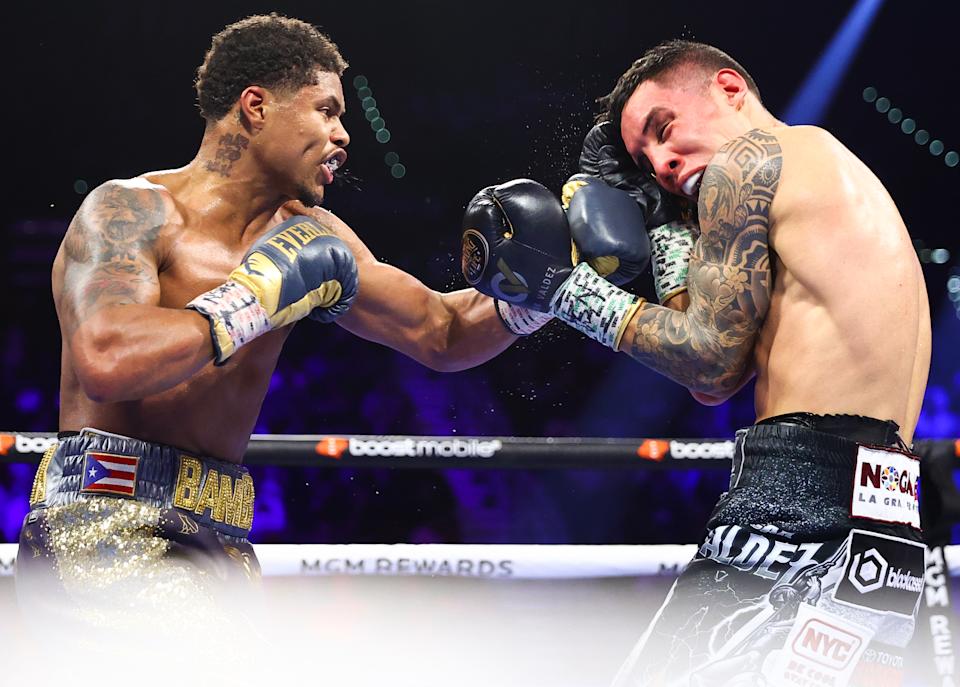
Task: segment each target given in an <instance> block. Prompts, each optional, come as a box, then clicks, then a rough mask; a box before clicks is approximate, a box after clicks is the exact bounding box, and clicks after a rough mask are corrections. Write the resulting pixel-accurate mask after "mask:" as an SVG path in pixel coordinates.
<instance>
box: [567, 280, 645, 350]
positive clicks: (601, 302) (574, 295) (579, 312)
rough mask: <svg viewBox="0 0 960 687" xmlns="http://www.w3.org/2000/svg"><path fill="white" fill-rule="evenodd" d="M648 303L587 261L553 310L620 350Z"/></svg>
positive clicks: (575, 327) (595, 339)
mask: <svg viewBox="0 0 960 687" xmlns="http://www.w3.org/2000/svg"><path fill="white" fill-rule="evenodd" d="M644 302H645V301H644V299H643V298H640V297H639V296H635V295H633V294H632V293H627V292H626V291H624V290H623V289H620V288H618V287H616V286H614V285H613V284H611V283H610V282H608V281H607V280H606V279H604V278H603V277H601V276H600V275H599V274H597V273H596V271H595V270H594V269H593V268H592V267H590V265H588V264H587V263H585V262H583V263H580V264H579V265H577V266H576V268H575V269H574V270H573V273H572V274H571V275H570V277H569V278H568V279H567V281H565V282H564V283H563V286H561V287H560V288H559V289H558V290H557V292H556V293H555V294H554V296H553V300H552V301H550V311H551V312H552V313H553V314H554V315H556V316H557V317H558V318H560V319H561V320H563V321H564V322H566V323H567V324H569V325H570V326H571V327H573V328H574V329H577V330H579V331H581V332H583V333H584V334H586V335H587V336H589V337H590V338H591V339H593V340H594V341H599V342H600V343H602V344H603V345H604V346H609V347H610V348H612V349H613V350H615V351H619V350H620V340H621V339H622V338H623V333H624V332H625V331H626V328H627V324H628V323H629V322H630V320H631V319H632V318H633V315H634V313H635V312H636V311H637V310H639V309H640V307H641V306H642V305H643V304H644Z"/></svg>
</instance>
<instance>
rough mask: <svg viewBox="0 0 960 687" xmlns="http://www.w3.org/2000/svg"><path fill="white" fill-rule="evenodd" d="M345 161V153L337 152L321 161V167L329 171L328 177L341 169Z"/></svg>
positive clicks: (342, 151) (343, 151)
mask: <svg viewBox="0 0 960 687" xmlns="http://www.w3.org/2000/svg"><path fill="white" fill-rule="evenodd" d="M346 161H347V151H345V150H338V151H337V152H335V153H333V154H332V155H331V156H330V157H328V158H327V159H326V160H324V161H323V166H324V167H326V168H327V169H328V170H330V175H331V176H332V175H333V173H334V172H336V171H337V170H338V169H340V168H341V167H343V164H344V163H345V162H346Z"/></svg>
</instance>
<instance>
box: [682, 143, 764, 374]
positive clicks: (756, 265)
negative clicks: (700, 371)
mask: <svg viewBox="0 0 960 687" xmlns="http://www.w3.org/2000/svg"><path fill="white" fill-rule="evenodd" d="M781 168H782V154H781V150H780V145H779V143H778V142H777V139H776V137H775V136H772V135H770V134H768V133H766V132H763V131H759V130H755V131H751V132H749V133H747V134H745V135H743V136H741V137H739V138H736V139H734V140H732V141H730V142H729V143H727V144H726V145H725V146H724V147H723V148H722V149H721V150H720V152H719V153H718V154H717V156H716V157H715V158H714V161H713V162H712V163H711V164H710V165H709V166H708V167H707V169H706V170H705V171H704V174H703V182H702V184H701V187H700V201H699V216H700V229H701V234H700V239H699V240H698V241H697V244H696V246H695V247H694V251H693V255H692V257H691V260H690V271H689V274H688V287H689V293H690V306H689V308H688V309H687V312H688V313H689V314H690V315H691V319H692V324H693V326H695V327H699V328H701V329H704V330H707V331H710V332H712V333H714V334H715V340H716V342H717V346H718V353H719V357H720V361H721V367H722V368H723V374H724V377H725V379H727V380H728V381H729V384H736V383H737V382H738V381H739V380H740V379H741V378H742V376H743V373H744V369H745V366H746V365H747V364H748V362H749V360H750V356H751V353H752V350H753V344H754V340H755V337H756V333H757V331H759V329H760V326H761V325H762V324H763V320H764V318H765V317H766V315H767V311H768V310H769V308H770V291H771V288H772V286H773V284H772V282H771V272H770V250H769V243H768V234H769V228H770V207H771V205H772V203H773V198H774V195H775V194H776V192H777V187H778V185H779V183H780V172H781Z"/></svg>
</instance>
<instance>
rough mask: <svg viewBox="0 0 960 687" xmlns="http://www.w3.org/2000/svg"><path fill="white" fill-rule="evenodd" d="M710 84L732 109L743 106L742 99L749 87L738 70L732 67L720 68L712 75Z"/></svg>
mask: <svg viewBox="0 0 960 687" xmlns="http://www.w3.org/2000/svg"><path fill="white" fill-rule="evenodd" d="M712 85H713V86H715V87H716V88H717V89H718V90H719V91H720V93H721V94H722V95H723V98H724V100H725V101H726V102H728V103H729V104H730V105H732V106H733V107H734V109H737V110H739V109H740V108H741V107H742V106H743V99H744V98H745V97H746V95H747V91H748V90H749V89H748V87H747V82H746V81H745V80H744V78H743V77H742V76H741V75H740V74H739V73H738V72H736V71H734V70H733V69H721V70H720V71H718V72H717V73H716V74H714V75H713V82H712Z"/></svg>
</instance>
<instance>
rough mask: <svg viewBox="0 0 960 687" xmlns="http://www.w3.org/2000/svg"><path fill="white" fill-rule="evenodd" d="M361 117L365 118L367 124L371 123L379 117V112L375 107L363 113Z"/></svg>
mask: <svg viewBox="0 0 960 687" xmlns="http://www.w3.org/2000/svg"><path fill="white" fill-rule="evenodd" d="M363 116H364V117H366V118H367V121H368V122H372V121H373V120H374V119H376V118H377V117H379V116H380V110H378V109H377V108H375V107H371V108H370V109H369V110H367V111H366V112H364V113H363Z"/></svg>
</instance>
